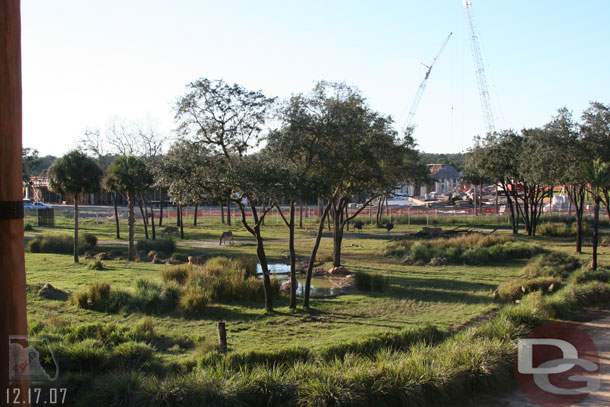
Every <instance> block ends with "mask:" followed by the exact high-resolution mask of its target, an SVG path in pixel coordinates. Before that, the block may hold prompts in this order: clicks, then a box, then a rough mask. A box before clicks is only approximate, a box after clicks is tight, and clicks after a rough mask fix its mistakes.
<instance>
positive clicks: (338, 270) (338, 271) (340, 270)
mask: <svg viewBox="0 0 610 407" xmlns="http://www.w3.org/2000/svg"><path fill="white" fill-rule="evenodd" d="M327 274H330V275H332V276H346V275H348V274H349V271H347V269H346V268H345V267H343V266H338V267H333V268H331V269H330V270H328V272H327Z"/></svg>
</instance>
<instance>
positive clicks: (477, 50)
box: [463, 0, 495, 133]
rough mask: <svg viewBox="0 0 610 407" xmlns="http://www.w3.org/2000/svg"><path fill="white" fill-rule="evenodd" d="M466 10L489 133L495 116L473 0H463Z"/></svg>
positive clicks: (473, 58)
mask: <svg viewBox="0 0 610 407" xmlns="http://www.w3.org/2000/svg"><path fill="white" fill-rule="evenodd" d="M463 2H464V3H463V4H464V10H465V12H466V21H467V24H468V32H469V34H470V50H471V51H472V60H473V62H474V70H475V74H476V77H477V85H478V87H479V99H481V109H482V110H483V118H484V119H485V128H486V130H487V132H488V133H493V131H494V128H495V126H494V116H493V110H492V108H491V101H490V99H489V90H488V87H487V79H486V77H485V68H484V66H483V58H482V57H481V47H480V46H479V35H478V32H477V29H476V27H475V25H474V18H473V16H472V1H471V0H463Z"/></svg>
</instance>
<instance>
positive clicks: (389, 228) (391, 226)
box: [385, 222, 394, 233]
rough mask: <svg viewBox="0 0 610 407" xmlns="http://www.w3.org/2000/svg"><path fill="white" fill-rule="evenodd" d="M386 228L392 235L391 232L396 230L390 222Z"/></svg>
mask: <svg viewBox="0 0 610 407" xmlns="http://www.w3.org/2000/svg"><path fill="white" fill-rule="evenodd" d="M385 228H386V230H387V231H388V233H390V230H392V229H394V224H393V223H392V222H388V223H386V224H385Z"/></svg>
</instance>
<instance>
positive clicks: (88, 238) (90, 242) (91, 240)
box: [83, 233, 97, 250]
mask: <svg viewBox="0 0 610 407" xmlns="http://www.w3.org/2000/svg"><path fill="white" fill-rule="evenodd" d="M83 240H84V241H85V243H86V245H87V249H88V250H93V249H95V247H96V246H97V236H95V235H92V234H90V233H85V235H84V236H83Z"/></svg>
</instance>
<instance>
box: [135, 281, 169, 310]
mask: <svg viewBox="0 0 610 407" xmlns="http://www.w3.org/2000/svg"><path fill="white" fill-rule="evenodd" d="M179 297H180V290H179V288H178V287H177V286H175V285H171V284H170V285H166V286H165V287H162V286H161V285H159V284H156V283H153V282H150V281H147V280H143V279H139V280H137V281H136V290H135V295H134V297H133V298H132V299H131V301H130V302H131V304H130V305H131V307H132V308H134V309H135V310H137V311H142V312H146V313H151V314H163V313H168V312H171V311H173V310H174V309H176V306H177V305H178V299H179Z"/></svg>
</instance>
